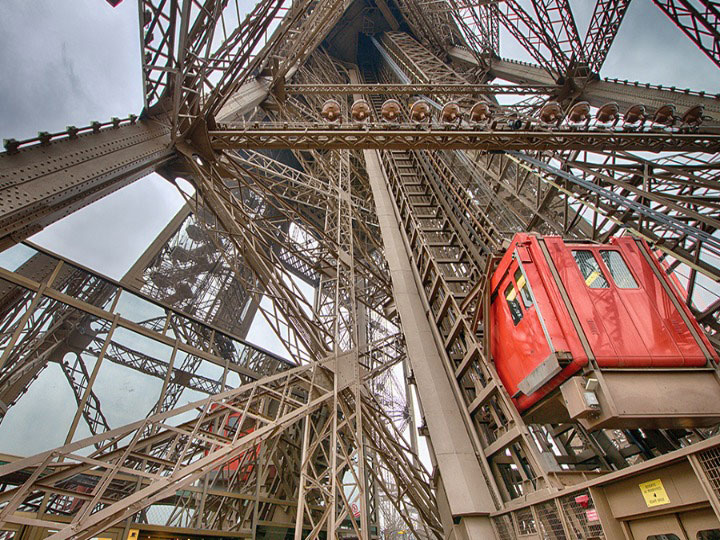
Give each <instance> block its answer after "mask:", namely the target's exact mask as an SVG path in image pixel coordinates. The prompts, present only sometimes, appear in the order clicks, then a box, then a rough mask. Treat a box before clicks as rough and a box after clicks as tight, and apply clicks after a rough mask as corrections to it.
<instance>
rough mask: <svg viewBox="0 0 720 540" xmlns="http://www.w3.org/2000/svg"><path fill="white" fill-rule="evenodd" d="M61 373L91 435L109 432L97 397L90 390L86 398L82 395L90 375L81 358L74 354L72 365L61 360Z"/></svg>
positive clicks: (108, 426)
mask: <svg viewBox="0 0 720 540" xmlns="http://www.w3.org/2000/svg"><path fill="white" fill-rule="evenodd" d="M60 367H61V368H62V372H63V373H64V374H65V377H66V378H67V380H68V382H69V383H70V387H71V388H72V391H73V395H74V396H75V401H76V402H77V404H78V406H80V407H82V415H83V418H85V422H86V423H87V425H88V428H89V429H90V433H91V434H92V435H97V434H98V433H104V432H105V431H110V424H108V421H107V418H105V415H104V414H103V412H102V410H101V406H100V399H99V398H98V397H97V395H96V394H95V392H93V391H92V389H91V390H90V391H89V394H88V397H87V398H85V397H84V394H85V392H86V390H87V389H88V383H89V381H90V374H89V373H88V369H87V366H86V365H85V361H84V360H83V358H82V356H80V355H78V354H76V355H75V358H74V359H73V361H72V363H71V362H68V361H67V360H65V359H63V360H62V361H61V362H60Z"/></svg>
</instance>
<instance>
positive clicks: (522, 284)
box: [515, 268, 533, 309]
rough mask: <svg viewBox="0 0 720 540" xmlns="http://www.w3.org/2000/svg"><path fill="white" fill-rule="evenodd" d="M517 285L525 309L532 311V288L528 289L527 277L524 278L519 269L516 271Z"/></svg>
mask: <svg viewBox="0 0 720 540" xmlns="http://www.w3.org/2000/svg"><path fill="white" fill-rule="evenodd" d="M515 283H517V286H518V289H520V297H521V298H522V301H523V304H524V305H525V309H530V307H532V305H533V302H532V296H530V288H529V287H528V284H527V280H526V279H525V276H523V273H522V271H521V270H520V269H519V268H518V269H517V270H515Z"/></svg>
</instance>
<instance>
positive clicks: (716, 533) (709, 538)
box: [697, 529, 720, 540]
mask: <svg viewBox="0 0 720 540" xmlns="http://www.w3.org/2000/svg"><path fill="white" fill-rule="evenodd" d="M697 540H720V529H708V530H706V531H700V532H699V533H697Z"/></svg>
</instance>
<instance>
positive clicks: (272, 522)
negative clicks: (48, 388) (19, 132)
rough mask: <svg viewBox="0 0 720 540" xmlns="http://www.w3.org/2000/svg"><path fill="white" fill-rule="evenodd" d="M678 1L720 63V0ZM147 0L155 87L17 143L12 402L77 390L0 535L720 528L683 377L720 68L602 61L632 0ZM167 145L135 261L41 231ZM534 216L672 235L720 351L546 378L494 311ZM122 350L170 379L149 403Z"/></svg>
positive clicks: (23, 481) (667, 274)
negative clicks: (514, 250) (525, 364)
mask: <svg viewBox="0 0 720 540" xmlns="http://www.w3.org/2000/svg"><path fill="white" fill-rule="evenodd" d="M636 2H639V0H636ZM111 3H117V2H111ZM653 3H654V5H651V3H649V2H648V6H646V7H647V8H648V9H650V8H652V9H659V10H660V11H661V12H662V13H664V14H665V15H664V16H667V17H668V18H669V19H670V20H672V21H673V22H674V23H675V25H677V27H678V28H679V29H680V30H681V31H682V32H683V33H684V34H685V36H686V37H687V38H689V39H690V40H691V41H692V42H693V43H694V44H695V45H696V46H697V47H698V48H699V49H700V50H701V51H702V52H703V53H704V54H705V55H706V56H707V57H708V58H709V59H710V60H712V62H713V63H715V64H716V65H718V66H720V46H719V44H720V33H719V30H718V27H719V21H720V5H719V4H718V2H717V1H716V0H693V1H690V0H653ZM138 4H139V20H140V37H141V48H142V73H143V85H144V100H145V101H144V107H143V110H142V111H141V112H139V113H138V115H131V116H129V117H128V118H123V119H120V118H112V119H111V120H110V121H107V122H94V123H93V124H91V125H89V126H85V127H74V126H71V127H68V128H67V129H66V130H65V131H62V132H58V133H48V132H41V133H39V134H38V136H37V137H35V138H32V139H28V140H15V139H9V140H5V142H4V149H5V151H4V152H3V153H1V154H0V250H3V251H2V252H1V253H0V409H1V410H0V414H2V417H0V419H2V418H4V417H8V416H9V415H10V414H11V413H12V412H13V410H14V408H16V407H18V408H19V407H20V406H22V404H23V402H24V401H27V400H29V399H38V398H37V396H36V395H35V394H33V385H36V384H38V383H37V381H39V380H41V379H42V378H43V377H45V376H46V375H45V374H46V373H51V372H52V373H55V374H58V375H59V374H60V373H62V374H64V377H65V379H66V380H67V383H68V385H69V388H70V390H71V391H72V395H73V397H74V402H73V403H72V407H71V409H73V410H72V421H71V422H70V425H69V427H68V428H67V430H64V431H63V434H64V442H62V443H60V445H59V446H57V447H54V448H52V449H50V450H46V451H43V452H40V453H38V454H34V455H28V454H30V453H26V455H3V456H2V457H1V458H0V459H1V461H0V540H11V539H12V540H21V539H22V540H25V539H35V538H45V537H48V538H52V539H55V540H61V539H67V538H78V539H85V538H103V539H104V538H112V539H122V540H125V539H138V538H142V539H149V538H193V539H195V538H212V537H217V538H253V539H256V538H257V539H271V538H273V539H285V538H294V539H295V540H299V539H302V538H313V539H314V538H326V539H330V538H332V539H336V538H337V539H350V538H358V539H372V538H383V539H390V538H393V539H395V538H422V539H430V538H446V539H457V540H460V539H467V540H469V539H484V538H489V539H490V538H497V539H503V540H504V539H514V538H528V539H530V538H537V539H575V538H578V539H579V538H583V539H589V538H606V539H620V538H628V539H631V538H643V539H644V538H658V539H659V538H663V539H665V538H668V539H670V538H672V539H674V538H705V539H710V538H720V499H719V498H720V436H718V435H717V427H716V426H717V422H718V420H720V417H718V415H717V414H716V413H715V412H714V411H715V408H716V404H714V403H713V402H712V401H713V400H712V399H711V400H707V401H705V402H702V403H700V404H699V405H698V404H697V401H698V399H699V398H698V399H695V400H694V401H693V393H694V392H686V393H685V394H683V395H680V396H679V397H678V398H672V399H670V398H668V399H669V400H670V401H673V400H674V401H673V403H670V404H666V403H665V402H663V401H662V398H663V394H664V393H665V392H667V394H666V395H667V396H674V395H675V394H673V390H672V388H674V387H675V384H676V383H677V385H678V386H677V387H678V388H680V387H681V385H682V384H688V383H685V382H683V381H685V380H689V381H691V383H689V384H691V386H690V387H689V388H692V389H694V390H696V391H697V392H698V395H700V394H701V393H702V391H701V389H702V388H705V386H702V385H707V384H710V385H712V384H716V383H713V382H712V381H717V380H720V379H718V363H717V354H716V352H715V350H717V349H720V337H719V334H718V332H719V331H720V318H719V313H720V297H719V296H718V282H719V281H720V264H718V261H719V260H720V259H719V258H720V240H719V237H718V226H719V225H720V204H719V201H720V198H719V197H720V184H719V183H718V169H720V158H719V156H720V95H718V96H714V95H708V94H706V93H705V92H701V91H695V90H691V89H677V88H674V87H673V88H668V87H663V86H659V85H653V84H646V83H641V82H632V81H620V80H611V79H607V78H602V77H601V75H600V73H601V71H602V66H603V63H604V61H605V59H606V57H607V56H608V53H609V51H610V48H611V46H612V44H613V41H614V39H615V37H616V35H617V34H618V31H619V29H620V28H621V23H622V21H623V18H624V16H625V14H626V12H627V10H628V8H629V4H630V0H596V2H595V3H594V10H593V12H592V17H591V20H590V24H589V27H588V30H587V32H586V35H585V36H584V38H582V37H581V35H580V33H579V31H578V28H577V25H576V23H575V19H574V15H573V10H572V9H571V5H570V1H569V0H528V1H525V2H521V1H519V0H324V1H322V2H320V1H316V0H296V1H292V2H289V1H286V0H260V1H258V2H244V1H240V0H139V2H138ZM501 33H502V35H503V39H510V40H513V42H514V43H515V44H516V45H517V44H519V45H520V46H521V47H522V48H523V49H524V50H525V51H526V52H527V54H529V55H530V57H531V58H532V59H533V62H531V63H527V62H521V61H518V60H513V59H508V58H503V57H502V56H501V55H500V36H501ZM678 35H680V34H678ZM151 172H157V173H159V174H160V175H162V176H163V177H164V178H165V179H166V180H167V181H169V182H171V183H172V184H174V185H176V186H177V187H178V190H179V192H180V193H181V194H182V195H183V197H184V199H185V206H184V207H183V208H182V210H181V211H180V212H179V213H178V214H177V216H175V217H174V218H173V219H172V220H171V221H170V222H169V223H168V225H167V227H166V228H165V229H164V230H163V231H162V232H161V233H160V235H159V236H158V237H157V238H156V240H155V241H154V242H153V243H152V244H151V245H150V246H149V247H148V249H147V251H146V252H145V253H144V254H143V255H142V256H141V257H140V259H139V260H138V261H137V262H136V264H135V265H133V267H132V268H131V269H130V271H129V272H128V273H127V275H126V276H125V277H124V278H123V279H122V280H120V281H119V282H118V281H114V280H112V279H109V278H107V277H105V276H102V275H100V274H98V273H97V272H94V271H93V270H92V269H87V268H84V267H82V266H81V265H79V264H77V263H75V262H73V261H71V260H67V259H66V258H64V257H62V256H59V255H57V254H54V253H51V252H49V251H47V250H45V249H43V248H41V247H39V246H36V245H34V244H32V243H31V242H29V241H28V237H30V236H31V235H33V234H35V233H37V232H39V231H41V230H42V229H43V228H44V227H46V226H48V225H50V224H52V223H54V222H56V221H58V220H60V219H62V218H63V217H65V216H67V215H69V214H71V213H73V212H75V211H77V210H79V209H81V208H83V207H85V206H87V205H89V204H92V203H93V202H95V201H97V200H99V199H101V198H103V197H105V196H107V195H109V194H111V193H113V192H115V191H117V190H119V189H122V188H123V187H125V186H127V185H129V184H131V183H132V182H134V181H136V180H138V179H140V178H142V177H144V176H146V175H148V174H149V173H151ZM518 233H530V234H531V236H530V237H531V238H540V239H542V238H546V237H554V238H560V237H561V238H564V239H566V240H567V241H568V242H585V243H588V245H589V244H593V245H602V244H608V243H609V242H611V241H613V239H617V238H618V237H623V238H633V239H637V242H639V243H638V245H641V244H642V245H645V246H648V247H647V256H648V257H652V258H656V259H657V261H658V264H657V268H658V269H659V270H657V274H658V279H659V280H661V282H662V283H663V284H665V285H664V287H666V289H667V290H670V289H672V288H674V289H673V290H676V291H677V299H676V300H675V304H677V305H676V307H677V309H678V310H679V312H682V313H683V314H687V315H684V316H685V317H686V319H688V320H687V321H686V322H687V324H688V325H689V326H688V327H689V328H696V329H697V330H696V331H695V337H696V338H697V340H698V343H707V344H708V346H707V347H705V353H706V363H705V364H704V366H703V367H700V368H697V369H695V370H694V371H693V370H689V369H685V370H672V369H670V368H668V369H660V368H659V369H655V368H653V370H645V371H643V373H638V374H636V375H628V374H632V373H635V371H638V370H635V371H633V370H626V371H622V369H614V370H613V369H601V367H598V365H597V364H596V363H594V362H591V363H590V364H589V366H588V367H586V368H585V371H584V372H583V373H584V374H585V375H584V376H585V379H583V384H584V386H582V387H581V388H579V392H580V394H579V395H584V396H585V397H584V398H581V399H585V400H587V399H590V398H588V397H587V395H588V394H590V395H591V397H592V396H595V393H594V392H595V387H596V385H597V384H600V385H601V390H602V389H603V388H605V386H602V385H604V384H609V382H607V381H610V380H611V379H612V380H618V379H623V380H625V381H637V380H646V379H642V377H645V376H646V375H647V373H650V375H653V374H654V375H657V376H658V377H667V376H672V377H673V378H672V379H670V380H671V381H674V382H673V383H672V384H671V385H670V386H667V385H666V386H661V385H658V386H657V387H653V388H655V389H654V390H647V391H646V390H644V389H641V388H640V387H639V386H632V385H630V386H627V385H626V387H625V388H626V391H625V394H624V395H623V396H619V395H618V396H616V399H617V400H621V398H623V397H628V396H629V394H633V395H634V394H635V393H636V392H637V395H639V396H642V399H643V400H645V399H648V400H650V403H652V404H651V405H645V406H643V405H642V404H638V403H635V402H633V401H632V399H629V400H628V401H622V403H625V404H626V405H623V406H626V407H627V408H628V410H629V409H632V410H633V411H634V413H633V414H634V416H632V418H631V419H628V418H627V416H628V415H627V414H626V415H625V416H623V410H615V411H614V412H613V413H612V414H611V416H612V418H610V419H608V420H607V421H603V422H604V423H596V424H593V422H594V420H592V419H593V418H595V417H597V414H598V413H597V410H598V409H597V408H598V407H606V404H605V402H601V403H599V404H595V405H592V404H590V405H588V403H589V402H587V403H586V404H585V405H587V410H585V409H583V410H582V411H581V412H580V413H578V414H577V415H573V414H570V415H568V414H569V413H568V412H567V411H570V410H571V408H572V404H571V403H569V402H567V399H568V398H567V397H566V393H565V392H566V390H565V388H566V386H563V390H562V394H561V393H560V390H556V391H555V392H554V393H551V394H548V396H547V397H546V398H543V399H542V400H540V401H539V402H538V404H537V405H534V406H533V407H530V408H528V409H522V408H521V407H519V406H518V401H517V400H518V395H520V394H519V393H517V392H515V390H512V389H510V388H508V387H507V385H506V384H504V383H503V381H502V380H501V376H500V375H499V373H498V369H497V367H496V359H495V358H494V357H493V356H492V353H491V339H492V338H491V336H490V328H491V317H492V316H491V310H492V308H491V306H492V305H493V302H494V301H495V299H496V297H497V294H498V293H497V291H496V290H495V287H496V286H494V285H493V280H492V277H493V272H494V271H495V269H496V268H498V264H499V261H500V260H501V257H502V256H503V254H504V253H505V252H506V251H507V250H508V247H509V246H510V245H511V244H510V242H511V241H512V240H513V238H514V237H515V235H516V234H518ZM540 244H541V245H545V244H543V243H542V241H541V242H540ZM644 253H645V252H644ZM522 258H523V255H520V254H516V255H515V259H513V260H520V261H522ZM608 267H609V264H608ZM556 273H557V271H556ZM556 279H558V280H559V279H560V276H559V273H558V277H556ZM593 279H596V276H593V275H591V276H589V277H588V278H587V283H590V281H592V280H593ZM631 279H632V278H631ZM517 285H518V288H522V285H521V283H520V281H519V280H518V281H517ZM308 290H312V293H311V294H308V292H307V291H308ZM560 291H561V292H562V291H564V289H562V287H561V288H560ZM661 292H662V291H659V292H657V294H661ZM513 293H514V290H513ZM500 294H501V297H502V293H500ZM558 294H560V293H558ZM673 294H675V293H673ZM672 298H675V296H672ZM510 300H511V299H510V298H509V297H508V301H510ZM531 304H532V302H531ZM518 305H519V304H518ZM525 308H528V309H530V307H529V305H525ZM518 309H521V308H518ZM668 309H669V308H668ZM258 317H260V318H262V320H264V321H265V323H266V324H267V325H268V326H269V328H270V329H271V330H272V332H273V334H274V335H275V336H276V337H277V338H278V339H279V340H280V342H281V343H282V344H283V346H284V349H285V351H286V352H287V355H286V357H281V356H278V355H275V354H272V353H270V352H268V351H266V350H264V349H263V348H261V347H258V346H256V345H253V344H251V343H249V342H248V341H247V340H246V338H247V336H248V332H249V329H250V326H251V325H252V323H253V321H254V320H256V319H257V318H258ZM690 318H692V319H693V320H692V321H691V320H690ZM541 320H542V318H541ZM600 322H602V321H598V323H600ZM691 323H692V324H691ZM576 324H578V325H579V322H578V321H576ZM593 324H594V323H593ZM543 329H544V330H545V334H546V337H548V336H547V329H546V328H545V326H544V325H543ZM669 331H670V330H668V332H669ZM701 338H702V339H701ZM538 339H539V340H542V339H543V337H542V334H539V337H538ZM648 339H650V338H649V337H648ZM658 339H659V338H658ZM548 343H549V344H550V345H551V350H552V351H554V349H553V348H552V343H551V342H550V339H549V337H548ZM556 356H557V357H558V358H560V357H561V356H562V355H560V354H557V355H554V356H553V358H555V357H556ZM556 362H557V361H556ZM113 369H115V370H124V371H122V372H123V373H130V374H132V376H133V377H136V378H137V380H141V379H142V380H143V381H146V380H147V381H151V384H150V383H148V384H147V386H143V388H145V387H147V388H150V387H151V386H152V388H155V389H156V391H154V392H155V393H153V394H152V397H151V402H152V406H151V407H149V409H148V408H147V407H145V410H141V409H142V407H141V405H142V403H144V402H143V401H142V399H144V398H145V397H147V396H141V397H140V398H138V401H137V403H133V399H130V398H128V400H127V403H126V406H124V407H121V408H125V409H127V410H126V411H125V414H124V416H122V418H126V419H128V420H127V421H126V422H123V423H120V424H118V423H116V422H114V421H113V420H112V419H111V417H112V418H116V417H118V415H117V414H116V413H117V411H115V410H113V411H111V410H109V409H108V406H107V404H106V405H105V406H103V398H104V396H103V392H104V390H103V388H101V386H102V384H101V383H100V382H98V381H99V380H100V379H102V377H103V374H106V373H111V372H112V373H115V371H112V370H113ZM108 370H111V371H108ZM117 372H118V373H119V372H120V371H117ZM554 373H555V372H554ZM554 373H553V374H554ZM668 374H669V375H668ZM631 376H632V377H636V378H631ZM60 377H62V375H60ZM613 377H614V379H613ZM638 377H639V378H638ZM573 379H577V377H575V378H573ZM63 380H64V379H63ZM598 380H599V381H600V382H599V383H598ZM653 380H655V379H653ZM658 380H660V379H658ZM662 380H663V381H666V380H668V379H667V378H663V379H662ZM694 381H697V385H696V386H695V384H696V382H694ZM707 381H710V382H709V383H708V382H707ZM542 383H547V379H543V381H542ZM107 384H108V383H107V382H106V383H105V385H106V386H107ZM143 384H145V383H143ZM683 388H685V387H683ZM529 393H530V391H526V394H529ZM676 393H677V392H676ZM717 395H718V394H717V393H716V394H715V396H717ZM188 396H189V397H188ZM629 397H630V398H631V397H632V396H629ZM148 399H150V398H148ZM562 399H565V400H566V401H565V402H564V403H563V402H562ZM608 399H609V398H608ZM636 401H637V400H636ZM717 401H718V402H719V403H720V400H717ZM618 402H620V401H618ZM114 407H116V408H117V406H116V405H114ZM593 407H595V409H593ZM633 407H635V408H634V409H633ZM693 407H695V408H693ZM566 409H567V411H566ZM18 410H19V409H18ZM638 411H639V412H638ZM678 411H679V412H678ZM59 412H60V411H57V410H51V409H49V408H46V409H45V411H44V413H43V414H44V415H46V416H47V417H48V418H50V419H53V418H56V417H57V418H59V416H58V414H59ZM111 412H112V413H113V414H110V413H111ZM628 414H629V413H628ZM613 415H614V416H613ZM26 422H27V423H28V424H29V425H32V423H33V418H27V419H26ZM598 422H599V420H598ZM3 427H4V426H3V424H1V423H0V439H8V438H10V439H16V440H17V439H18V438H20V437H22V435H21V434H18V433H9V432H8V430H7V429H3ZM63 429H64V428H63ZM652 535H655V536H652ZM703 535H704V536H703Z"/></svg>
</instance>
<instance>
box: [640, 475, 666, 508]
mask: <svg viewBox="0 0 720 540" xmlns="http://www.w3.org/2000/svg"><path fill="white" fill-rule="evenodd" d="M638 485H639V486H640V491H641V492H642V495H643V498H644V499H645V504H647V505H648V508H652V507H653V506H660V505H662V504H668V503H669V502H670V497H668V494H667V492H666V491H665V488H664V487H663V484H662V481H661V480H660V479H659V478H658V479H657V480H650V481H649V482H643V483H642V484H638Z"/></svg>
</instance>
